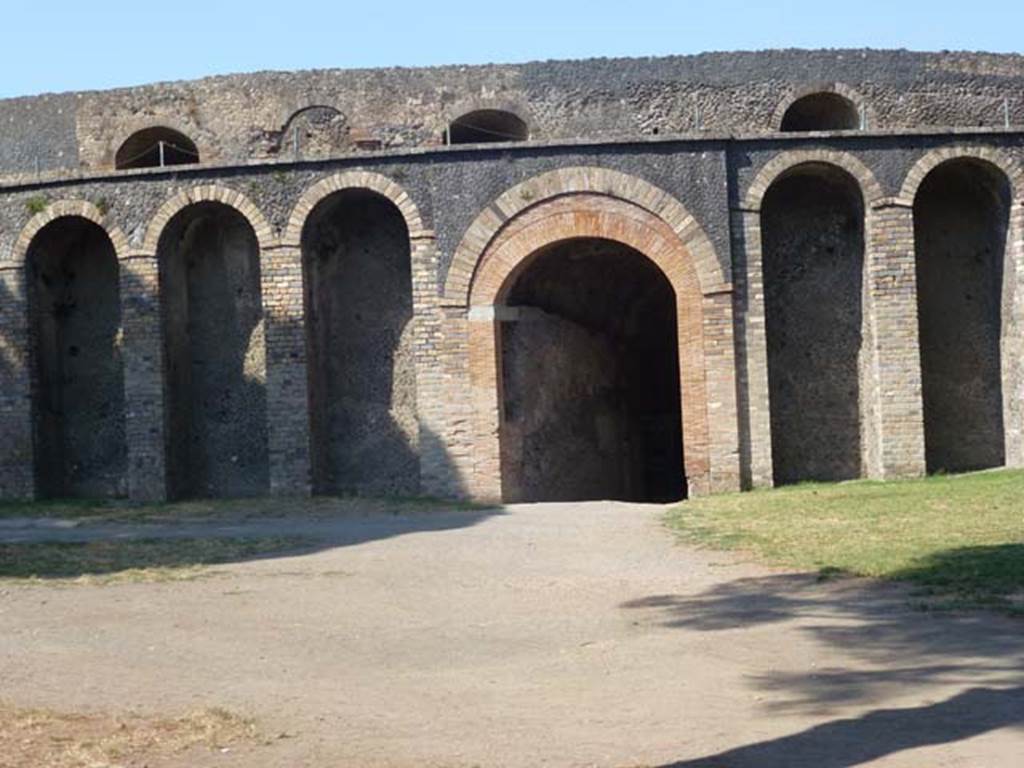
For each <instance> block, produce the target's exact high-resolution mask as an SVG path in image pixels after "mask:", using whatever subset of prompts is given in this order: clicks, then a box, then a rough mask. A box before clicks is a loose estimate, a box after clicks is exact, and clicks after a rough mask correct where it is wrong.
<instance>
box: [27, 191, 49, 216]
mask: <svg viewBox="0 0 1024 768" xmlns="http://www.w3.org/2000/svg"><path fill="white" fill-rule="evenodd" d="M49 204H50V201H49V199H48V198H47V197H46V195H33V196H32V197H30V198H29V199H28V200H26V201H25V209H26V210H27V211H28V212H29V214H31V215H32V216H35V215H37V214H40V213H42V212H43V211H45V210H46V207H47V206H48V205H49Z"/></svg>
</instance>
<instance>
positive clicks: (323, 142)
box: [269, 104, 351, 159]
mask: <svg viewBox="0 0 1024 768" xmlns="http://www.w3.org/2000/svg"><path fill="white" fill-rule="evenodd" d="M350 128H351V126H350V125H349V122H348V118H347V117H346V115H345V114H344V113H343V112H341V111H340V110H339V109H337V108H335V107H332V106H326V105H320V104H317V105H310V106H307V107H303V108H302V109H299V110H297V111H296V112H295V113H293V114H292V115H290V116H289V117H288V121H287V122H286V123H285V124H284V126H283V127H282V128H281V130H280V132H278V133H277V134H276V136H274V137H273V140H272V143H271V146H270V148H269V149H270V154H274V155H278V154H280V155H282V156H292V157H295V158H300V157H301V158H304V159H310V158H319V157H330V156H332V155H335V154H337V153H339V152H342V151H344V150H345V149H347V148H348V146H349V131H350Z"/></svg>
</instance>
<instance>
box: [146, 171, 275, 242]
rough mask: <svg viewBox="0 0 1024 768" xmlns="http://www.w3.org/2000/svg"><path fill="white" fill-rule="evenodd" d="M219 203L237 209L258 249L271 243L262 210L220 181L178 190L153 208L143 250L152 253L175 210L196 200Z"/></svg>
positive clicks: (269, 229)
mask: <svg viewBox="0 0 1024 768" xmlns="http://www.w3.org/2000/svg"><path fill="white" fill-rule="evenodd" d="M207 202H209V203H221V204H223V205H226V206H228V207H229V208H234V209H235V210H236V211H238V213H240V214H241V215H242V216H243V217H244V218H245V219H246V221H248V222H249V226H251V227H252V230H253V232H254V233H255V234H256V241H257V243H259V247H260V250H266V249H267V248H270V247H271V246H273V245H274V232H273V230H272V229H271V228H270V224H269V223H268V222H267V219H266V217H265V216H264V215H263V212H262V211H260V209H259V208H257V207H256V205H255V203H253V202H252V201H251V200H250V199H249V198H248V197H246V196H245V195H243V194H242V193H241V192H238V191H236V190H234V189H231V188H229V187H224V186H221V185H220V184H207V185H204V186H201V187H192V188H191V189H185V190H182V191H181V192H178V193H177V194H176V195H174V196H173V197H172V198H171V199H169V200H168V201H167V202H165V203H164V204H163V205H162V206H160V209H159V210H158V211H157V212H156V214H155V215H154V216H153V218H152V219H151V220H150V222H149V227H148V228H147V229H146V237H145V239H144V241H143V246H142V250H143V252H145V253H150V254H153V253H156V252H157V247H158V246H159V244H160V236H161V235H163V233H164V229H165V228H166V227H167V224H168V223H169V222H170V221H171V219H173V218H174V217H175V216H176V215H177V214H178V213H180V212H181V211H183V210H185V209H186V208H188V207H189V206H190V205H195V204H196V203H207Z"/></svg>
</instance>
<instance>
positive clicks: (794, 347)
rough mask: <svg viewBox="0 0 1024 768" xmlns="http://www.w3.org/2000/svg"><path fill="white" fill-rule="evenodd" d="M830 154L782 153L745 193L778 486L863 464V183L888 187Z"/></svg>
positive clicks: (861, 468) (856, 472)
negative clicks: (757, 263) (755, 252)
mask: <svg viewBox="0 0 1024 768" xmlns="http://www.w3.org/2000/svg"><path fill="white" fill-rule="evenodd" d="M830 154H831V153H821V154H820V155H814V154H809V155H804V156H799V157H784V158H777V159H776V160H775V161H773V162H772V163H769V165H773V164H774V167H773V168H771V169H766V170H765V171H764V172H763V173H762V174H760V175H759V176H758V179H757V180H756V181H755V182H754V185H752V188H751V193H750V196H749V197H748V199H749V201H750V202H751V203H754V204H755V205H756V206H757V210H759V211H760V226H761V236H760V243H761V254H760V256H761V276H760V278H761V281H762V284H763V295H764V312H765V346H766V353H767V369H768V393H769V397H768V401H769V404H770V423H771V446H772V467H773V473H774V480H775V482H776V483H777V484H783V483H791V482H799V481H804V480H842V479H850V478H855V477H860V476H862V475H863V474H864V473H865V472H866V467H865V456H864V453H865V449H864V447H863V445H864V442H865V441H864V439H863V437H864V433H865V431H866V424H865V422H866V421H867V419H868V418H869V414H868V412H867V409H866V407H865V405H864V403H865V401H866V400H867V399H868V398H869V397H870V392H871V390H870V387H868V386H866V384H867V383H868V382H864V384H865V386H862V380H863V379H865V378H866V377H867V373H866V372H867V370H868V368H869V354H868V351H867V349H868V346H867V344H866V343H865V340H866V338H867V337H868V331H869V321H870V318H869V317H868V316H867V314H866V313H865V312H864V310H863V307H864V304H865V293H864V283H865V242H866V230H867V224H866V213H865V212H866V210H867V208H866V205H865V199H864V198H865V192H864V190H865V189H867V190H869V191H868V194H869V195H871V196H873V199H877V198H878V197H880V196H881V191H880V189H879V188H878V186H877V183H875V182H874V178H873V176H872V175H871V174H870V171H867V169H866V168H864V167H863V165H862V164H860V163H859V162H857V161H855V160H854V159H852V158H849V157H842V158H841V164H839V163H833V162H828V161H827V160H826V161H823V160H821V159H819V158H821V157H824V158H828V157H829V155H830ZM851 171H852V172H851ZM769 173H771V175H770V176H769ZM855 173H856V174H857V175H854V174H855ZM762 189H763V190H764V191H763V192H762V191H761V190H762Z"/></svg>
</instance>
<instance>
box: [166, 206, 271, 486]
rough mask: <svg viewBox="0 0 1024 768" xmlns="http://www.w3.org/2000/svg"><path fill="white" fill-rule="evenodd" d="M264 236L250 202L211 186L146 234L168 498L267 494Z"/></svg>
mask: <svg viewBox="0 0 1024 768" xmlns="http://www.w3.org/2000/svg"><path fill="white" fill-rule="evenodd" d="M228 200H231V201H233V202H234V203H236V204H232V203H231V202H227V201H228ZM247 209H248V210H249V211H250V212H255V213H256V214H257V215H256V216H254V217H253V218H250V216H248V215H247V214H246V211H247ZM254 219H255V220H254ZM268 234H269V228H268V227H267V226H266V223H265V221H263V220H262V216H259V215H258V211H256V209H255V207H254V206H252V204H251V203H249V202H248V201H246V200H244V198H241V196H240V195H238V194H237V193H234V192H232V191H231V190H227V189H223V188H217V187H205V188H197V189H194V190H189V191H188V192H183V193H180V194H179V195H177V196H176V197H175V198H172V199H171V200H170V201H168V202H167V203H166V204H165V205H164V206H163V208H161V210H160V212H158V213H157V215H156V217H154V220H153V223H152V224H151V226H150V229H149V232H148V233H147V238H146V239H147V248H148V247H151V248H153V250H152V251H149V252H155V253H156V255H157V261H158V263H159V272H160V293H161V303H162V309H163V337H164V338H163V341H164V360H165V377H166V381H165V392H166V395H165V412H166V424H167V428H166V436H167V445H166V456H167V480H168V488H169V495H170V496H172V497H176V498H190V497H193V498H194V497H200V498H201V497H231V496H249V495H259V494H263V493H266V491H267V490H268V487H269V456H268V447H267V446H268V439H267V416H266V413H267V407H266V406H267V404H266V344H265V340H264V318H263V305H262V292H261V280H260V253H261V250H262V248H263V247H265V245H264V243H265V242H266V238H267V236H268ZM261 235H262V236H261ZM154 240H155V242H153V241H154Z"/></svg>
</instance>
